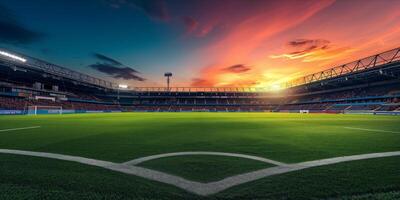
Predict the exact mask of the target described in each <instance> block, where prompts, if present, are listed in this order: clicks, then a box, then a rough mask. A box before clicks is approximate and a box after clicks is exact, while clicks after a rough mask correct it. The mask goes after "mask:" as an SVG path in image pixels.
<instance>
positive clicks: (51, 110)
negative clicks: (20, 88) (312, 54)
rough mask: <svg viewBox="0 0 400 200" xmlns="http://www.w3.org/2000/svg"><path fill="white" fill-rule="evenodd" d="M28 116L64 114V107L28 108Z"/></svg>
mask: <svg viewBox="0 0 400 200" xmlns="http://www.w3.org/2000/svg"><path fill="white" fill-rule="evenodd" d="M27 114H28V115H40V114H60V115H61V114H63V109H62V106H28V109H27Z"/></svg>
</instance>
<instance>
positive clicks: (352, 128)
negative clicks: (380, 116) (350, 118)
mask: <svg viewBox="0 0 400 200" xmlns="http://www.w3.org/2000/svg"><path fill="white" fill-rule="evenodd" d="M343 128H345V129H350V130H359V131H369V132H382V133H400V132H398V131H385V130H379V129H368V128H357V127H343Z"/></svg>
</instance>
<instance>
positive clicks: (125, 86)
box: [118, 84, 128, 89]
mask: <svg viewBox="0 0 400 200" xmlns="http://www.w3.org/2000/svg"><path fill="white" fill-rule="evenodd" d="M118 88H120V89H128V85H123V84H119V85H118Z"/></svg>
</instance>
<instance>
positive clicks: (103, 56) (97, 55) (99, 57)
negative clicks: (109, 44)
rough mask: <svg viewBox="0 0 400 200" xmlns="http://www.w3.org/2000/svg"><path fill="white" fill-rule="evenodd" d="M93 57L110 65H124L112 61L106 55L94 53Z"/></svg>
mask: <svg viewBox="0 0 400 200" xmlns="http://www.w3.org/2000/svg"><path fill="white" fill-rule="evenodd" d="M93 56H94V57H95V58H97V59H99V60H102V61H104V62H109V63H111V64H113V65H122V63H120V62H119V61H117V60H115V59H112V58H109V57H107V56H105V55H102V54H99V53H94V54H93Z"/></svg>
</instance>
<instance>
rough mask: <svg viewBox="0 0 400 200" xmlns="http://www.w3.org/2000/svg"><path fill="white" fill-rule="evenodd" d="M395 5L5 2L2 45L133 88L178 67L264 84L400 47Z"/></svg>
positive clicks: (182, 76)
mask: <svg viewBox="0 0 400 200" xmlns="http://www.w3.org/2000/svg"><path fill="white" fill-rule="evenodd" d="M399 8H400V1H396V0H382V1H362V0H351V1H346V0H337V1H335V0H309V1H296V0H282V1H268V0H253V1H248V0H69V1H68V0H0V29H1V30H0V31H1V32H0V47H3V48H6V49H10V50H14V51H18V52H21V53H25V54H28V55H31V56H34V57H37V58H41V59H44V60H47V61H49V62H52V63H54V64H59V65H61V66H65V67H69V68H71V69H74V70H78V71H81V72H84V73H89V74H91V75H95V76H99V77H101V78H106V79H109V80H112V81H114V82H118V83H128V84H130V85H132V86H160V85H162V84H163V82H164V81H163V80H164V79H163V73H164V72H166V71H172V72H173V73H174V77H173V84H174V85H175V86H178V85H179V86H259V87H260V86H261V87H264V86H272V85H276V84H277V83H281V82H282V81H286V80H290V79H293V78H296V77H298V76H301V75H305V74H307V73H311V72H316V71H318V70H320V69H323V68H326V67H327V66H330V65H331V64H332V63H340V62H344V61H350V60H352V59H355V58H357V57H360V56H367V55H369V54H372V53H376V52H378V51H382V50H386V49H390V48H393V47H396V46H398V45H399V42H400V41H399V40H400V39H398V38H400V37H398V36H399V35H400V34H399V28H398V27H400V14H399V12H398V10H399ZM378 22H379V23H378ZM359 30H364V31H362V32H360V31H359ZM294 44H296V45H294ZM298 52H301V53H300V54H298ZM114 61H116V62H114ZM309 66H312V67H311V68H310V67H309ZM126 74H128V75H126Z"/></svg>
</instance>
